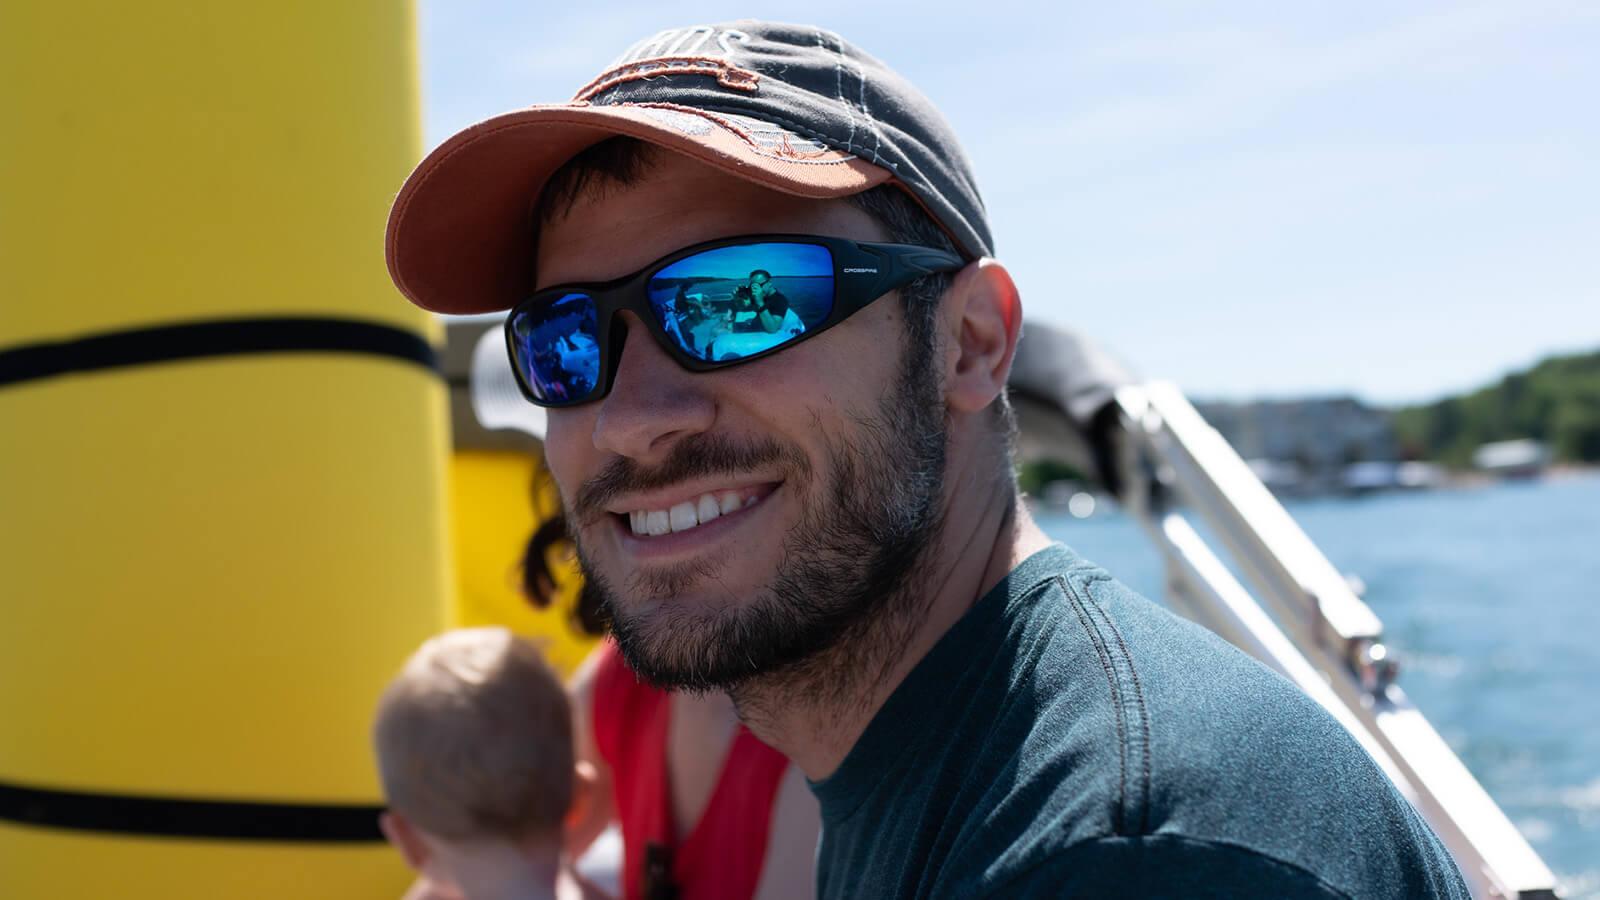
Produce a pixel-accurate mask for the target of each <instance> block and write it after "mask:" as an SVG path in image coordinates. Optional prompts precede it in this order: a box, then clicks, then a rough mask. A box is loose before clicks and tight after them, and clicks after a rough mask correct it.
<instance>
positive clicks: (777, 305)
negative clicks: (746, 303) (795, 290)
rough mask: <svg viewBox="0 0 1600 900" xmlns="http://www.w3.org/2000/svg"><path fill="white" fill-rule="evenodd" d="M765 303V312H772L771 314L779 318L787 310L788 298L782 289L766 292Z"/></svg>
mask: <svg viewBox="0 0 1600 900" xmlns="http://www.w3.org/2000/svg"><path fill="white" fill-rule="evenodd" d="M766 304H767V305H766V309H767V312H770V313H772V315H773V316H775V317H777V318H779V319H781V318H783V314H784V313H786V312H788V311H789V298H788V297H785V296H784V295H783V292H782V291H773V292H772V293H770V294H768V295H767V300H766Z"/></svg>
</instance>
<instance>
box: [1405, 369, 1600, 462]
mask: <svg viewBox="0 0 1600 900" xmlns="http://www.w3.org/2000/svg"><path fill="white" fill-rule="evenodd" d="M1393 416H1394V427H1395V431H1396V433H1397V434H1398V435H1399V437H1400V443H1401V447H1402V448H1403V450H1404V452H1405V454H1406V455H1407V456H1408V457H1410V458H1412V459H1427V460H1433V461H1436V462H1441V463H1444V464H1446V465H1450V466H1467V465H1470V464H1471V461H1472V451H1474V450H1476V449H1477V448H1478V446H1479V445H1481V444H1485V443H1488V442H1490V441H1507V440H1515V439H1518V438H1534V439H1536V440H1540V441H1543V442H1545V443H1546V444H1548V445H1549V446H1550V449H1551V451H1552V452H1553V453H1554V454H1555V458H1556V459H1557V460H1558V461H1561V462H1589V463H1594V462H1600V351H1597V352H1594V353H1584V354H1579V355H1576V356H1556V357H1551V358H1550V359H1547V360H1544V361H1543V362H1541V363H1539V364H1538V365H1536V366H1534V367H1533V368H1531V369H1529V370H1527V371H1526V372H1517V373H1514V374H1511V375H1507V376H1506V377H1504V378H1502V379H1500V382H1499V383H1498V384H1495V385H1491V386H1489V387H1486V388H1482V389H1481V390H1477V391H1473V392H1472V393H1470V394H1462V395H1460V396H1456V397H1447V398H1445V399H1443V400H1439V401H1436V402H1434V403H1427V404H1423V405H1421V406H1408V407H1404V408H1401V409H1397V410H1394V413H1393Z"/></svg>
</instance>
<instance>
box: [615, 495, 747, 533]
mask: <svg viewBox="0 0 1600 900" xmlns="http://www.w3.org/2000/svg"><path fill="white" fill-rule="evenodd" d="M776 487H777V486H776V485H772V484H761V485H752V486H750V487H747V488H740V489H738V490H728V491H707V492H706V493H704V494H701V495H700V496H698V497H696V498H694V499H693V500H685V501H683V502H682V503H678V504H674V505H673V506H671V507H668V508H666V509H636V510H631V511H630V512H628V513H627V514H626V515H623V514H621V513H619V514H618V515H619V517H621V518H624V519H626V520H627V522H628V530H629V531H630V532H632V533H633V535H634V536H635V537H642V538H650V537H660V536H661V535H664V534H677V533H679V532H683V531H690V530H692V529H694V528H698V527H700V526H701V525H704V524H706V523H707V522H713V521H715V520H717V519H720V518H722V517H723V516H728V515H732V514H734V513H737V512H740V511H742V510H746V509H749V508H750V507H752V506H755V505H756V504H757V503H760V502H761V501H762V500H765V499H766V498H767V497H768V495H770V494H771V493H772V491H773V490H774V488H776Z"/></svg>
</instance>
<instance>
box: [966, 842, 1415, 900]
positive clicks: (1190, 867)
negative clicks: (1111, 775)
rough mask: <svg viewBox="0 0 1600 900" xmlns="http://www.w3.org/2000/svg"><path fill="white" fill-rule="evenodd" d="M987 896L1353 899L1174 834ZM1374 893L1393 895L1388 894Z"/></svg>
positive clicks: (1257, 858)
mask: <svg viewBox="0 0 1600 900" xmlns="http://www.w3.org/2000/svg"><path fill="white" fill-rule="evenodd" d="M985 896H986V897H991V898H996V900H998V898H1000V897H1006V898H1019V900H1022V898H1025V900H1045V898H1059V897H1149V898H1162V897H1183V898H1216V900H1222V898H1240V900H1254V898H1260V900H1268V898H1282V900H1335V898H1338V900H1349V898H1350V895H1349V894H1347V893H1345V892H1344V891H1342V890H1340V889H1338V888H1335V887H1334V886H1332V885H1330V884H1327V883H1326V882H1324V881H1322V880H1321V879H1319V878H1317V877H1316V875H1315V874H1313V873H1311V872H1308V871H1306V870H1305V869H1303V868H1301V867H1299V866H1296V865H1293V864H1291V863H1287V862H1284V861H1282V860H1278V859H1274V858H1273V857H1270V856H1267V855H1265V854H1262V853H1258V852H1256V851H1254V850H1251V849H1249V848H1247V847H1239V846H1235V845H1232V844H1222V843H1215V842H1211V841H1201V840H1194V839H1192V838H1185V837H1181V836H1177V835H1147V836H1144V837H1125V838H1123V837H1119V838H1101V839H1099V840H1093V841H1088V842H1085V843H1082V844H1077V845H1074V846H1073V847H1071V848H1069V849H1067V850H1064V851H1062V852H1060V853H1057V854H1054V855H1052V856H1050V857H1049V858H1047V859H1046V860H1044V861H1042V862H1040V863H1038V864H1036V865H1034V866H1031V867H1029V868H1027V869H1025V870H1023V871H1020V872H1017V873H1016V874H1015V875H1013V876H1012V877H1010V878H1006V879H1004V880H1003V881H1000V882H997V883H994V884H991V885H989V886H988V887H987V890H986V891H985ZM1374 896H1389V894H1388V893H1387V892H1382V893H1379V894H1375V895H1374Z"/></svg>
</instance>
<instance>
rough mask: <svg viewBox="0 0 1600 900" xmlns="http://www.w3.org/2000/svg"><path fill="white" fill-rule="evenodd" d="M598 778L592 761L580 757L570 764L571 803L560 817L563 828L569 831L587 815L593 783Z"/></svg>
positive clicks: (592, 800)
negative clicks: (565, 812)
mask: <svg viewBox="0 0 1600 900" xmlns="http://www.w3.org/2000/svg"><path fill="white" fill-rule="evenodd" d="M599 778H600V776H599V773H597V772H596V771H595V768H594V763H591V762H589V761H588V760H586V759H580V760H578V761H577V762H575V763H573V764H572V805H571V806H568V807H567V814H566V815H565V816H564V817H562V819H561V827H562V828H563V829H564V830H566V831H571V830H572V829H574V828H576V827H577V826H578V825H579V823H581V822H583V820H584V819H587V818H588V817H589V808H590V806H591V805H592V804H593V803H594V791H595V784H596V783H597V782H598V781H599Z"/></svg>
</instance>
